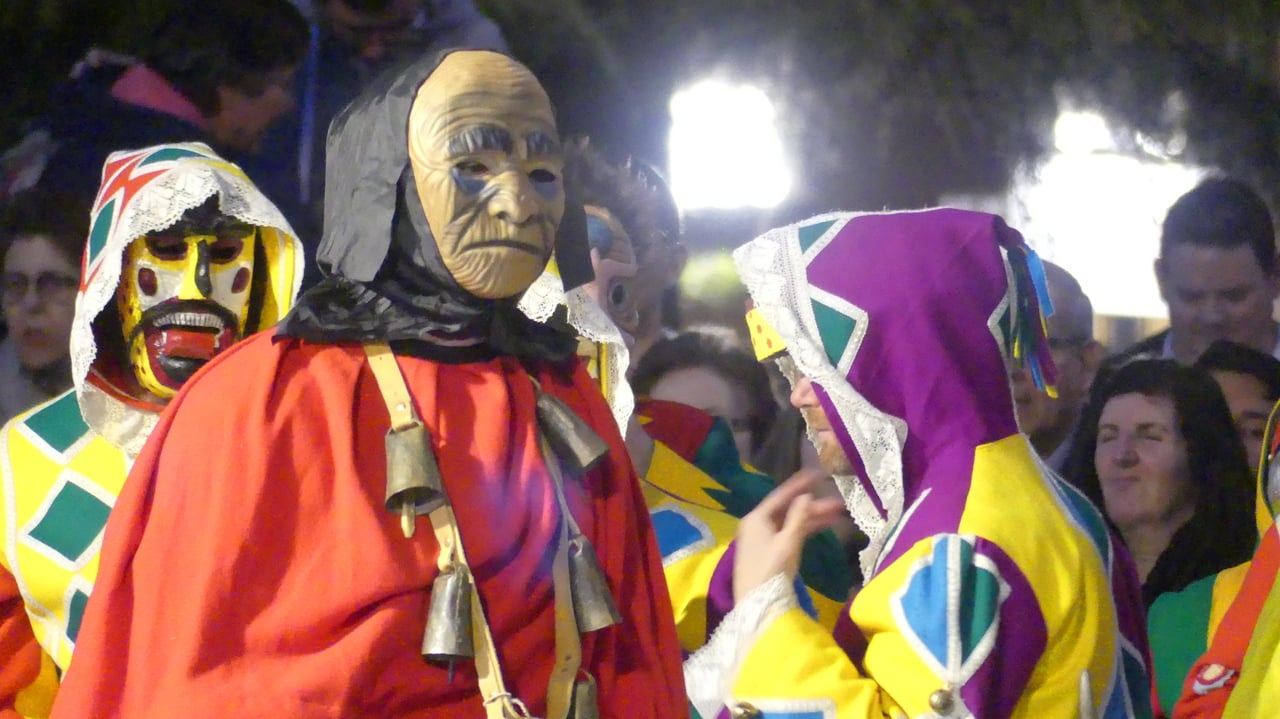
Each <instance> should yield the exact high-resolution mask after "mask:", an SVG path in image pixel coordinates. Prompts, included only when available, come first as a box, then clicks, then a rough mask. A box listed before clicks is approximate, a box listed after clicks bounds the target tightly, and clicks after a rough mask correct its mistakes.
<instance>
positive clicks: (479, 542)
mask: <svg viewBox="0 0 1280 719" xmlns="http://www.w3.org/2000/svg"><path fill="white" fill-rule="evenodd" d="M399 362H400V367H401V369H402V371H403V373H404V375H405V381H406V382H407V384H408V386H409V388H410V391H411V392H412V393H413V396H414V399H415V402H416V403H417V407H418V411H419V414H420V415H421V416H422V418H423V420H424V422H425V423H426V424H427V425H428V427H429V429H430V431H431V435H432V437H433V438H434V446H435V448H436V452H437V459H438V461H439V464H440V469H441V473H442V474H443V476H444V478H445V484H446V487H447V491H448V493H449V495H450V498H451V500H452V503H453V505H454V508H455V512H456V514H457V518H458V526H459V528H460V531H461V533H462V537H463V541H464V542H465V546H466V550H467V555H468V559H469V560H470V563H471V567H472V571H473V572H474V574H475V577H476V580H477V584H478V589H479V593H480V597H481V599H482V601H483V603H484V606H485V608H486V613H487V614H488V617H489V621H490V625H491V627H492V629H493V635H494V638H495V640H496V642H497V646H498V653H499V656H500V659H501V662H502V668H503V674H504V676H505V678H506V680H507V686H508V689H509V690H510V691H512V692H513V693H514V694H515V695H516V696H518V697H520V698H521V699H523V700H524V701H525V702H526V703H528V704H529V708H530V709H531V710H532V711H533V712H534V713H535V714H537V715H540V714H541V713H543V712H544V711H545V698H544V696H545V693H546V686H547V677H548V675H549V673H550V670H551V663H552V659H553V652H554V635H555V632H554V614H553V599H552V585H551V577H550V563H551V554H552V551H553V546H552V545H553V541H554V537H555V533H556V531H557V529H558V526H559V519H558V510H557V508H556V502H555V500H554V495H553V493H552V492H553V490H552V486H551V483H550V480H549V478H548V477H547V474H546V471H545V467H544V465H543V462H542V458H541V456H540V454H539V451H538V444H537V441H536V425H535V417H534V394H533V386H532V383H530V381H529V379H528V376H527V374H526V372H525V370H524V369H523V368H522V367H521V365H520V363H519V362H518V361H517V360H515V359H513V358H510V357H502V358H498V359H494V360H491V361H487V362H476V363H471V364H462V365H447V364H438V363H435V362H430V361H426V360H421V359H415V358H407V357H401V358H400V359H399ZM535 376H536V377H537V379H538V380H539V382H541V384H542V387H543V388H544V390H546V391H550V392H553V393H554V394H556V395H557V396H558V397H560V398H561V399H563V400H564V401H565V402H567V403H568V404H569V405H570V406H571V407H573V408H574V409H575V410H576V411H577V412H578V413H579V414H580V415H581V416H582V417H584V418H585V419H586V420H587V421H588V422H590V423H591V424H592V426H594V427H595V428H596V429H597V430H598V431H600V433H601V434H602V435H603V436H604V437H605V439H606V441H608V443H609V445H610V448H611V452H610V455H609V457H608V458H607V459H606V460H605V461H604V462H602V463H601V465H600V466H599V467H597V468H596V469H595V470H593V471H592V472H590V473H589V474H588V475H587V476H586V477H584V478H583V479H581V480H579V481H575V480H568V481H567V487H566V490H567V493H568V499H569V504H570V506H571V508H572V511H573V513H574V515H575V517H576V518H577V519H578V522H579V524H580V525H581V526H582V530H583V532H584V533H585V534H586V535H587V536H588V538H589V539H590V540H591V542H592V543H593V544H594V545H595V547H596V549H597V552H598V553H599V555H600V561H601V564H602V565H603V567H604V569H605V572H606V574H607V575H608V578H609V584H610V587H611V589H612V590H613V595H614V597H615V598H616V599H617V603H618V607H619V610H620V611H621V612H622V614H623V617H624V621H623V623H622V624H621V625H616V626H614V627H610V628H608V629H605V630H602V631H600V632H595V633H592V634H588V635H585V636H584V637H583V668H584V669H586V670H588V671H590V672H591V673H592V674H593V675H594V676H595V677H596V679H597V681H598V683H599V686H600V689H599V695H600V706H601V716H602V717H679V716H685V715H686V712H687V703H686V700H685V694H684V687H683V681H682V676H681V670H680V660H681V654H680V648H679V644H678V642H677V640H676V634H675V629H674V627H673V625H672V621H671V617H672V610H671V607H670V601H669V599H668V597H667V592H666V584H665V580H664V578H663V574H662V564H661V555H660V554H659V553H658V550H657V545H656V542H655V540H654V536H653V532H652V529H651V527H650V525H649V522H648V520H647V517H648V514H647V512H646V510H645V505H644V502H643V499H642V497H641V494H640V489H639V485H638V483H637V481H636V478H635V474H634V472H633V470H632V469H631V465H630V462H629V460H628V459H627V454H626V450H625V447H624V445H623V443H622V439H621V438H620V437H619V435H618V432H617V428H616V425H615V424H614V421H613V419H612V417H611V415H610V413H609V409H608V407H607V406H606V405H605V403H604V400H603V399H602V398H601V397H600V394H599V391H598V390H597V389H595V388H594V386H593V385H592V383H591V380H590V379H589V378H588V377H587V375H586V373H585V372H584V371H583V370H582V368H581V367H580V366H577V367H575V368H574V370H573V372H572V376H571V377H567V376H565V375H563V374H557V373H555V372H553V371H551V370H549V369H541V370H538V371H536V372H535ZM387 427H388V417H387V409H386V407H385V405H384V404H383V400H382V397H381V395H380V394H379V393H378V390H377V386H376V384H375V382H374V379H373V375H372V374H371V372H370V370H369V369H368V365H367V362H366V360H365V357H364V353H363V351H362V350H361V349H360V347H359V346H357V345H350V346H348V345H336V346H335V345H313V344H306V343H302V342H300V341H297V340H288V339H286V340H280V341H273V340H272V338H271V337H270V336H268V335H266V334H262V335H258V336H257V337H255V338H252V339H250V340H248V341H246V342H244V343H241V344H240V345H237V346H236V347H235V348H233V349H232V350H230V351H229V352H228V353H227V354H226V355H224V356H222V357H220V358H219V359H218V360H217V361H215V362H214V363H212V364H211V365H210V366H209V367H207V368H206V369H205V370H203V371H202V372H201V373H200V374H199V375H198V376H197V377H196V378H194V379H193V381H192V382H190V383H189V384H188V386H187V387H186V388H185V389H184V390H183V391H182V392H181V393H180V394H179V395H178V396H177V397H176V398H175V399H174V401H173V402H172V403H171V404H170V406H169V408H168V410H167V411H166V412H165V414H164V416H163V418H162V419H161V422H160V424H159V426H158V427H157V428H156V430H155V432H154V433H153V434H152V436H151V439H150V441H149V442H148V444H147V446H146V449H145V450H144V451H143V453H142V454H141V456H139V458H138V461H137V463H136V465H135V466H134V468H133V471H132V473H131V474H130V477H129V481H128V482H127V483H126V486H125V490H124V492H123V493H122V494H121V496H120V499H119V501H118V503H117V504H116V507H115V509H114V511H113V513H112V516H111V519H110V521H109V523H108V525H107V529H106V538H105V541H104V547H103V553H102V569H101V572H100V574H99V577H98V581H97V585H96V587H95V589H94V593H93V600H92V601H91V602H90V603H89V607H88V609H87V611H86V614H85V618H84V623H83V626H82V628H81V631H80V634H79V638H78V640H79V641H78V646H77V648H76V655H75V659H74V662H73V664H72V667H71V670H70V671H69V672H68V675H67V678H66V682H65V683H64V684H63V686H62V689H61V691H60V692H59V695H58V700H57V704H56V705H55V708H54V717H60V718H63V719H71V718H75V719H83V718H87V717H117V716H122V717H129V718H130V719H133V718H135V717H169V716H182V717H189V718H198V717H210V718H212V717H217V718H218V719H225V717H227V716H236V717H239V718H241V719H243V718H244V717H264V718H266V717H270V718H272V719H277V718H280V717H308V718H310V717H355V716H378V717H421V718H425V717H483V716H484V711H483V709H482V707H481V699H480V695H479V692H478V689H477V686H476V679H475V672H474V668H473V666H472V665H471V664H470V663H464V664H460V665H459V666H458V668H457V672H456V675H455V677H454V678H453V681H452V683H449V681H448V680H447V673H446V671H445V669H443V668H441V667H439V666H436V665H433V664H430V663H427V662H425V661H423V659H422V657H421V656H420V654H419V647H420V642H421V640H422V632H423V626H424V623H425V617H426V612H427V606H428V601H429V592H430V588H431V583H432V580H433V579H434V578H435V576H436V541H435V537H434V535H433V534H432V532H431V527H430V523H429V522H428V521H427V519H426V518H425V517H420V518H419V519H418V525H417V528H418V532H417V534H416V536H415V537H414V538H413V539H411V540H409V539H405V538H404V536H403V535H402V534H401V531H400V528H399V519H398V517H397V516H394V515H392V514H390V513H389V512H387V511H386V510H385V509H384V508H383V504H382V503H383V494H384V491H385V479H384V477H385V473H386V472H385V468H386V465H385V461H386V459H385V451H384V444H383V441H384V435H385V433H386V431H387Z"/></svg>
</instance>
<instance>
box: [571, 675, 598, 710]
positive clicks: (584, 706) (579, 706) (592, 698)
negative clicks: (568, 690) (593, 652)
mask: <svg viewBox="0 0 1280 719" xmlns="http://www.w3.org/2000/svg"><path fill="white" fill-rule="evenodd" d="M569 719H600V697H599V696H598V695H597V694H596V679H595V677H593V676H591V675H590V674H587V678H586V679H579V680H578V681H576V682H574V683H573V705H572V706H571V707H569Z"/></svg>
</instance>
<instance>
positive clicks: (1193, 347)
mask: <svg viewBox="0 0 1280 719" xmlns="http://www.w3.org/2000/svg"><path fill="white" fill-rule="evenodd" d="M1155 271H1156V281H1157V282H1158V283H1159V286H1160V296H1161V297H1162V298H1164V301H1165V304H1167V305H1168V306H1169V329H1167V330H1165V331H1163V332H1160V333H1159V334H1156V335H1153V336H1151V337H1148V338H1147V339H1145V340H1142V341H1141V342H1139V343H1137V344H1135V345H1133V346H1132V347H1130V348H1129V349H1127V350H1125V351H1124V352H1122V353H1121V354H1120V356H1119V357H1118V358H1117V359H1118V361H1121V362H1123V361H1124V360H1126V359H1128V358H1131V357H1133V356H1135V355H1138V354H1147V355H1154V356H1156V357H1163V358H1167V359H1175V360H1177V361H1179V362H1182V363H1184V364H1190V363H1192V362H1195V361H1196V358H1198V357H1199V356H1200V354H1201V353H1203V352H1204V351H1205V349H1207V348H1208V347H1209V345H1210V344H1212V343H1213V342H1214V341H1215V340H1231V341H1232V342H1237V343H1239V344H1242V345H1246V346H1248V347H1252V348H1254V349H1256V350H1258V351H1260V352H1266V353H1267V354H1270V355H1273V356H1280V332H1277V329H1276V323H1275V320H1273V319H1272V317H1271V313H1272V306H1273V304H1274V302H1275V299H1276V296H1277V295H1280V275H1278V274H1277V271H1276V247H1275V228H1274V226H1273V224H1272V220H1271V212H1270V211H1269V210H1268V209H1267V205H1266V203H1264V202H1263V201H1262V198H1261V197H1259V196H1258V194H1257V193H1256V192H1254V191H1253V190H1252V189H1251V188H1250V187H1249V186H1248V185H1246V184H1244V183H1243V182H1240V181H1239V180H1233V179H1230V178H1226V177H1214V178H1210V179H1208V180H1205V181H1204V182H1201V183H1200V184H1199V185H1196V186H1195V188H1193V189H1192V190H1191V191H1190V192H1188V193H1186V194H1185V195H1183V196H1182V197H1179V198H1178V200H1177V201H1176V202H1174V203H1173V206H1172V207H1170V208H1169V212H1168V214H1167V215H1166V216H1165V220H1164V225H1163V227H1162V229H1161V234H1160V257H1158V258H1157V259H1156V263H1155Z"/></svg>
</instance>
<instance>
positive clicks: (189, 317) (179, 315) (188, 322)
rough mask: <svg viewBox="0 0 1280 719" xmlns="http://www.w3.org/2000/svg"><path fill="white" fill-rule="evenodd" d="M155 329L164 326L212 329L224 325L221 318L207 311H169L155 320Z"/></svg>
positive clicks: (219, 328)
mask: <svg viewBox="0 0 1280 719" xmlns="http://www.w3.org/2000/svg"><path fill="white" fill-rule="evenodd" d="M154 324H155V328H156V329H164V328H165V327H172V326H175V325H176V326H179V327H206V328H209V329H213V330H222V329H223V327H225V326H226V325H225V324H223V322H222V318H221V317H219V316H217V315H215V314H211V313H208V312H170V313H169V314H167V315H164V316H163V317H160V318H158V319H157V320H156V321H155V323H154Z"/></svg>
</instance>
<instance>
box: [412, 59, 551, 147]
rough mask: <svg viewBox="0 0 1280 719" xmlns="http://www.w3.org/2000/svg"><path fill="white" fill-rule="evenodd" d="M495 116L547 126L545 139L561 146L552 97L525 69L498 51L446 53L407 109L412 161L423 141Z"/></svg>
mask: <svg viewBox="0 0 1280 719" xmlns="http://www.w3.org/2000/svg"><path fill="white" fill-rule="evenodd" d="M493 118H504V119H516V118H519V119H522V120H525V121H527V122H530V123H535V124H542V125H545V129H546V130H548V131H549V137H548V138H547V139H548V140H550V141H551V142H553V143H554V144H555V146H556V147H555V150H556V151H558V150H559V139H558V138H557V137H556V135H555V114H554V113H553V111H552V109H551V100H550V98H548V97H547V93H546V91H545V90H543V88H542V85H541V84H539V82H538V79H537V78H536V77H534V76H533V73H532V72H530V71H529V69H528V68H526V67H525V66H524V65H521V64H520V63H519V62H517V61H516V60H514V59H513V58H510V57H508V56H506V55H503V54H501V53H497V52H490V51H486V50H460V51H458V52H453V53H450V54H449V55H447V56H446V57H445V58H444V59H443V60H441V61H440V64H439V65H438V66H437V67H436V68H435V70H433V71H432V72H431V74H430V75H428V76H427V78H426V80H425V81H423V83H422V85H421V86H420V87H419V88H418V92H417V94H416V95H415V97H414V101H413V107H412V109H411V110H410V114H409V145H410V146H409V153H410V156H411V157H412V158H413V159H414V160H415V161H417V160H418V159H419V158H421V157H423V156H424V150H427V149H429V148H426V147H424V146H423V144H424V143H426V142H429V141H430V140H431V139H434V138H438V137H440V136H441V135H442V133H444V132H447V129H448V127H449V126H450V125H461V124H464V123H466V124H469V123H484V122H485V121H487V120H491V119H493ZM415 145H417V146H416V147H415ZM434 149H437V150H439V149H443V148H434Z"/></svg>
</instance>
